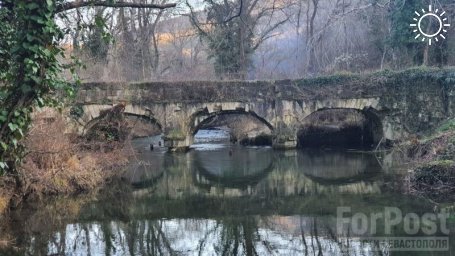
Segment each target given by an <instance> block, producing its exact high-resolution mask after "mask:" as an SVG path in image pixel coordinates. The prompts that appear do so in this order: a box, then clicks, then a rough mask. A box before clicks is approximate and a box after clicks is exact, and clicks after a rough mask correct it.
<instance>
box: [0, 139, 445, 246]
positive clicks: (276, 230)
mask: <svg viewBox="0 0 455 256" xmlns="http://www.w3.org/2000/svg"><path fill="white" fill-rule="evenodd" d="M220 134H221V135H222V136H224V135H223V134H224V133H222V132H221V133H219V134H218V135H217V136H218V137H219V136H220ZM206 136H210V133H208V135H207V134H206ZM222 136H221V137H222ZM220 141H223V138H219V140H218V141H217V144H213V143H210V140H209V139H207V138H206V139H204V138H203V139H202V140H201V141H200V142H202V143H200V144H197V145H196V146H195V147H194V149H193V150H192V151H191V152H190V153H188V154H168V153H166V151H165V149H164V148H159V147H155V149H154V150H153V151H150V150H149V144H150V143H154V142H153V140H151V139H142V140H138V141H136V142H135V146H136V147H137V148H139V149H140V151H141V153H140V154H139V155H138V159H137V161H135V162H134V163H133V164H132V165H131V166H130V171H129V172H128V174H127V175H126V178H127V179H129V180H130V181H131V183H132V184H133V187H131V186H125V184H119V185H118V186H119V187H115V186H111V187H109V188H107V189H106V191H104V192H102V193H100V194H99V195H96V196H95V197H93V198H90V197H88V196H83V197H78V198H75V199H68V198H64V199H56V200H53V201H51V202H48V203H46V204H45V205H43V206H37V207H24V209H22V210H18V211H15V212H14V213H13V214H12V220H11V221H10V222H8V225H7V226H5V227H1V230H0V231H2V232H7V233H8V234H10V237H13V238H15V239H16V244H15V246H16V247H17V248H18V249H14V248H7V249H6V250H5V249H0V254H1V255H3V254H18V255H23V254H27V255H384V254H386V255H394V254H395V252H388V250H387V248H385V247H381V248H377V247H375V246H376V245H374V244H368V243H367V244H364V243H361V242H360V238H361V237H355V236H354V237H349V236H347V237H339V236H337V233H336V219H335V217H336V207H337V206H350V207H352V208H353V209H361V210H362V212H366V213H368V212H375V211H377V209H381V208H382V207H386V206H395V207H399V208H400V209H401V210H402V211H403V212H417V213H423V212H431V211H432V207H433V206H432V205H431V204H430V203H427V202H424V201H417V200H414V199H413V198H407V197H405V196H402V195H399V194H395V193H393V192H391V191H388V190H387V189H386V188H385V187H384V179H385V177H384V172H383V170H382V169H381V165H382V164H381V161H379V160H378V158H377V157H376V156H375V155H373V154H365V153H358V152H357V153H356V152H336V151H274V150H272V149H270V148H254V147H252V148H244V147H239V146H236V145H228V144H220ZM223 142H224V141H223ZM204 145H205V146H204ZM81 198H82V199H81ZM18 224H19V225H18ZM31 224H32V225H31ZM347 233H349V232H347ZM376 235H377V236H381V235H383V234H376ZM393 235H395V236H402V235H403V232H402V231H401V230H394V234H393ZM452 240H453V239H452ZM346 249H349V254H348V253H346ZM447 254H449V252H447ZM400 255H401V254H400ZM409 255H415V252H411V253H410V254H409ZM423 255H428V254H423Z"/></svg>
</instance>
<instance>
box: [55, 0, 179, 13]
mask: <svg viewBox="0 0 455 256" xmlns="http://www.w3.org/2000/svg"><path fill="white" fill-rule="evenodd" d="M176 5H177V4H176V3H169V4H144V3H128V2H123V1H118V2H110V1H93V0H91V1H84V2H67V3H63V4H60V5H57V9H56V13H59V12H64V11H68V10H71V9H76V8H81V7H86V6H104V7H112V8H125V7H130V8H153V9H167V8H172V7H175V6H176Z"/></svg>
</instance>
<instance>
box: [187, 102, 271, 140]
mask: <svg viewBox="0 0 455 256" xmlns="http://www.w3.org/2000/svg"><path fill="white" fill-rule="evenodd" d="M220 127H225V128H228V129H229V132H230V135H231V142H239V143H240V144H243V145H271V144H272V134H273V130H274V128H273V126H272V125H271V124H270V123H269V122H268V121H267V120H266V119H264V118H262V117H260V116H259V115H257V114H256V113H255V112H253V111H245V109H242V108H238V109H234V110H219V111H216V112H211V113H210V112H209V111H208V109H207V108H205V109H204V110H201V111H198V112H196V113H194V114H193V115H192V116H191V118H190V125H189V133H190V136H193V137H194V136H195V135H196V133H197V132H198V131H199V130H201V129H210V128H220Z"/></svg>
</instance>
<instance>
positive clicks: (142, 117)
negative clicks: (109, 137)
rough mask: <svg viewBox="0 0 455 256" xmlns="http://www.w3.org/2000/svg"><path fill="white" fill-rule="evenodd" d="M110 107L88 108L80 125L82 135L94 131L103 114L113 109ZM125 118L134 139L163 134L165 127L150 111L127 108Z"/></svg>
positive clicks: (124, 112)
mask: <svg viewBox="0 0 455 256" xmlns="http://www.w3.org/2000/svg"><path fill="white" fill-rule="evenodd" d="M111 108H112V106H110V105H91V106H86V107H85V109H84V111H83V115H82V117H81V118H80V121H79V123H80V124H81V125H82V132H81V133H82V134H87V132H88V131H89V130H90V129H92V128H93V127H94V126H95V125H96V124H97V123H99V121H100V120H101V117H100V115H101V113H102V112H103V111H104V110H107V109H111ZM123 117H124V119H125V120H126V121H127V122H128V127H129V128H130V129H131V134H132V136H133V137H148V136H153V135H158V134H161V133H162V130H163V125H162V124H161V122H160V121H159V120H158V119H157V118H155V117H154V116H153V115H152V114H151V113H150V111H148V110H147V109H143V108H140V107H132V106H128V105H127V106H126V107H125V110H124V111H123Z"/></svg>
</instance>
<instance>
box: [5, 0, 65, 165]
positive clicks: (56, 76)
mask: <svg viewBox="0 0 455 256" xmlns="http://www.w3.org/2000/svg"><path fill="white" fill-rule="evenodd" d="M1 5H2V8H1V9H0V13H1V14H0V28H1V29H0V33H1V35H0V38H2V42H1V45H0V54H1V56H0V62H1V64H0V79H1V87H0V89H1V90H0V105H1V112H0V138H1V148H0V171H1V172H4V171H9V172H10V173H15V172H16V168H15V166H16V165H17V164H18V163H19V162H20V160H21V157H22V155H23V148H22V147H21V145H20V140H21V139H22V138H23V137H24V134H26V132H27V130H28V128H29V125H30V119H31V113H32V111H33V109H34V108H35V107H36V106H38V107H43V106H45V105H54V106H55V105H57V104H59V102H58V101H57V100H56V98H55V97H54V96H55V95H56V92H57V91H66V92H67V93H69V94H70V95H71V94H72V93H73V87H72V86H70V85H69V83H67V82H66V81H65V80H63V79H62V78H61V77H60V74H61V72H62V69H63V67H62V64H61V63H60V62H59V61H58V57H59V56H60V55H61V56H63V50H62V48H61V47H59V46H58V44H57V42H58V40H59V39H61V38H62V37H63V33H62V31H61V30H60V29H59V28H58V26H57V25H56V23H55V22H54V14H55V8H56V2H55V1H52V0H38V1H26V0H22V1H21V0H19V1H17V0H14V1H13V0H7V1H2V3H1Z"/></svg>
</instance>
